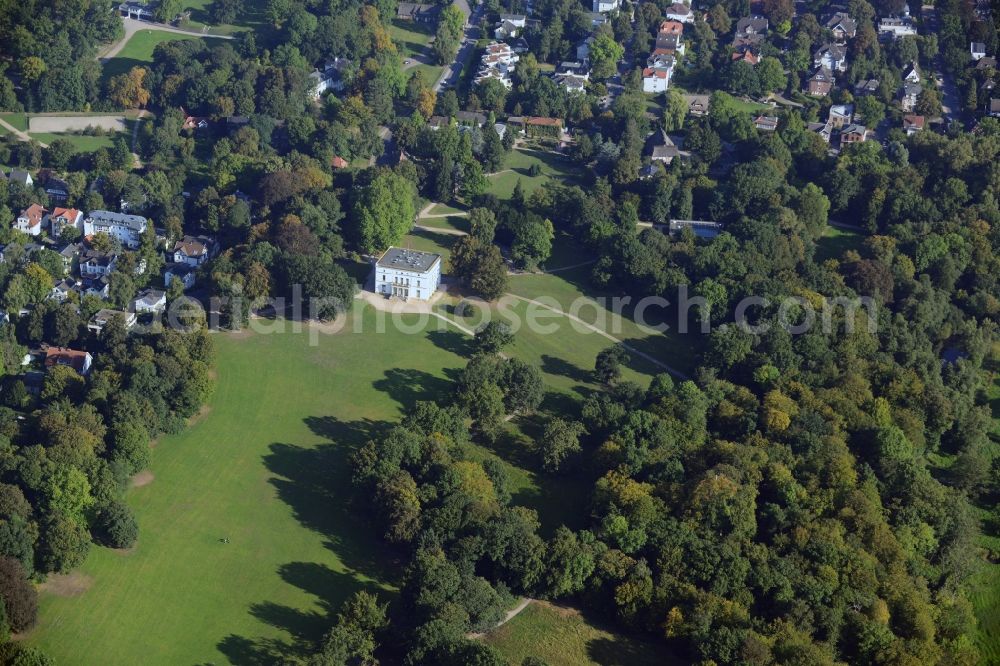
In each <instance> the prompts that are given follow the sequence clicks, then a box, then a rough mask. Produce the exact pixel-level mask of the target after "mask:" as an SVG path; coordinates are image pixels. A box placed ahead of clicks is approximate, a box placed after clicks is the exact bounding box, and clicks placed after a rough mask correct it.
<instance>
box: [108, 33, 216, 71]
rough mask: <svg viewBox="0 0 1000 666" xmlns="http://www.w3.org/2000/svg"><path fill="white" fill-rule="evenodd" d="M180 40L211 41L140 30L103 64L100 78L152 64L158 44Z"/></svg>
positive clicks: (189, 36) (176, 34)
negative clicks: (154, 50)
mask: <svg viewBox="0 0 1000 666" xmlns="http://www.w3.org/2000/svg"><path fill="white" fill-rule="evenodd" d="M181 39H211V37H203V38H199V37H192V36H191V35H181V34H178V33H176V32H167V31H165V30H140V31H138V32H136V33H135V34H134V35H132V37H131V38H130V39H129V40H128V42H127V43H126V44H125V47H124V48H122V50H121V51H119V52H118V55H116V56H115V57H114V58H112V59H111V60H108V61H107V62H105V63H104V69H103V71H102V73H101V76H102V77H103V78H105V79H109V78H111V77H112V76H115V75H116V74H122V73H124V72H127V71H129V70H130V69H132V68H133V67H136V66H144V65H148V64H149V63H151V62H153V49H155V48H156V45H157V44H159V43H160V42H174V41H178V40H181Z"/></svg>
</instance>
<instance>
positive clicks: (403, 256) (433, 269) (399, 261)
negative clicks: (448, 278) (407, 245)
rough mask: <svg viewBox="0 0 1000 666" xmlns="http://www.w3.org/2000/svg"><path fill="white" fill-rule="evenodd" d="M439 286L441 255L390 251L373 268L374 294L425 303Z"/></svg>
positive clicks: (397, 249) (390, 249)
mask: <svg viewBox="0 0 1000 666" xmlns="http://www.w3.org/2000/svg"><path fill="white" fill-rule="evenodd" d="M440 282H441V255H440V254H434V253H432V252H419V251H417V250H406V249H403V248H399V247H390V248H389V249H388V250H386V251H385V254H383V255H382V256H381V257H379V259H378V262H377V263H376V264H375V293H377V294H385V295H386V296H398V297H400V298H416V299H419V300H423V301H426V300H428V299H429V298H430V297H431V296H433V295H434V292H435V291H437V288H438V284H440Z"/></svg>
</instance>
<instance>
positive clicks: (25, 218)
mask: <svg viewBox="0 0 1000 666" xmlns="http://www.w3.org/2000/svg"><path fill="white" fill-rule="evenodd" d="M48 212H49V211H47V210H45V209H44V208H42V206H41V205H39V204H31V205H30V206H28V207H27V208H25V209H24V210H22V211H21V214H20V215H18V216H17V219H16V220H14V228H15V229H17V230H18V231H20V232H23V233H26V234H28V235H29V236H37V235H39V234H40V233H42V221H43V220H45V216H46V215H47V214H48Z"/></svg>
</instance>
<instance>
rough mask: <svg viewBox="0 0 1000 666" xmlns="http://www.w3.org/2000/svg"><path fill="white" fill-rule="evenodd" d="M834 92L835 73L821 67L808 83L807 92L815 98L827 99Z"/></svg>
mask: <svg viewBox="0 0 1000 666" xmlns="http://www.w3.org/2000/svg"><path fill="white" fill-rule="evenodd" d="M831 90H833V72H831V71H830V70H828V69H826V68H823V67H820V68H819V69H817V70H816V73H815V74H813V75H812V76H811V77H809V80H808V81H807V82H806V92H807V93H808V94H810V95H812V96H813V97H826V96H827V95H829V94H830V91H831Z"/></svg>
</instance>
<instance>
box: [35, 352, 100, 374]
mask: <svg viewBox="0 0 1000 666" xmlns="http://www.w3.org/2000/svg"><path fill="white" fill-rule="evenodd" d="M93 363H94V357H93V356H91V355H90V353H89V352H85V351H79V350H76V349H70V348H69V347H46V348H45V367H46V369H48V368H54V367H55V366H57V365H68V366H69V367H71V368H73V369H74V370H76V371H77V373H79V374H80V375H83V376H86V375H87V373H88V372H90V366H91V365H93Z"/></svg>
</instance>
